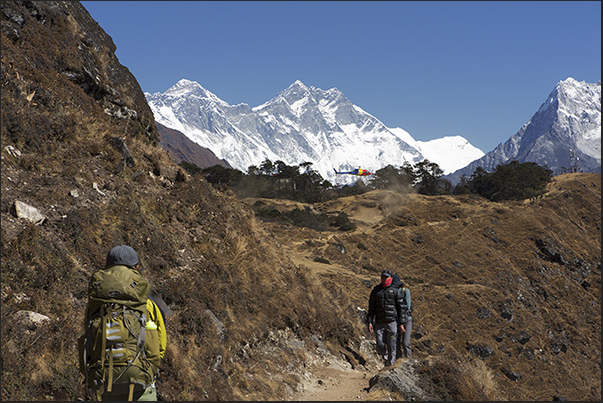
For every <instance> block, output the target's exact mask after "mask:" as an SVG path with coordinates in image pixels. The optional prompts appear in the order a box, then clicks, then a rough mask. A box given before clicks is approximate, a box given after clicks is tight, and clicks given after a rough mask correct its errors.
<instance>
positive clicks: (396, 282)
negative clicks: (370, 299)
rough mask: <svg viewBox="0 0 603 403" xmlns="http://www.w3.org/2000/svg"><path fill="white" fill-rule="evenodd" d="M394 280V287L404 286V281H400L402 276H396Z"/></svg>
mask: <svg viewBox="0 0 603 403" xmlns="http://www.w3.org/2000/svg"><path fill="white" fill-rule="evenodd" d="M392 277H393V279H392V285H393V286H394V287H400V286H401V285H402V281H401V280H400V276H398V275H397V274H394V275H393V276H392Z"/></svg>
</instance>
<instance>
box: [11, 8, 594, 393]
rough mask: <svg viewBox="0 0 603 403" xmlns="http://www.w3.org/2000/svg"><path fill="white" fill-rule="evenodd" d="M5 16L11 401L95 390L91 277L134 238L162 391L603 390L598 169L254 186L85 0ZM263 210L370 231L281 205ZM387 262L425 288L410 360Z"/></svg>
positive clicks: (419, 294) (417, 293) (418, 293)
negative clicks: (391, 308) (150, 301)
mask: <svg viewBox="0 0 603 403" xmlns="http://www.w3.org/2000/svg"><path fill="white" fill-rule="evenodd" d="M0 17H1V23H2V35H1V41H2V42H1V45H2V65H1V74H2V92H1V105H0V106H1V108H0V112H1V114H2V115H1V118H2V127H1V140H2V150H1V154H0V156H1V161H2V165H1V184H2V195H1V196H2V198H1V203H0V216H1V230H2V231H1V234H0V236H1V251H0V253H1V254H0V257H1V276H2V278H1V303H2V309H1V312H0V314H1V321H2V327H1V329H0V331H1V344H2V351H1V354H2V392H1V393H2V399H3V400H13V401H15V400H28V401H32V400H77V399H83V400H87V399H89V396H87V394H86V391H85V390H84V389H83V386H82V380H83V377H82V376H81V375H80V374H79V372H78V370H77V368H78V358H77V351H76V347H75V346H76V340H77V337H78V336H79V335H80V332H81V326H82V316H83V312H84V309H85V306H86V302H87V301H86V291H87V285H88V279H89V277H90V274H91V273H92V272H94V271H95V270H97V269H98V268H100V267H101V266H102V264H103V262H104V258H105V255H106V253H107V251H108V250H109V249H110V248H111V247H112V246H114V245H116V244H122V243H125V244H130V245H132V246H133V247H134V248H135V249H136V250H137V251H138V253H139V256H140V257H141V261H142V266H143V274H145V275H146V276H147V277H148V279H149V281H150V283H151V286H152V287H153V288H154V289H155V290H157V291H158V292H159V293H160V294H161V295H162V296H163V298H164V299H165V301H166V302H167V303H168V304H169V306H170V307H171V308H172V309H173V311H174V315H173V316H171V317H170V318H169V319H168V323H167V328H168V348H167V353H166V357H165V359H164V361H163V363H162V367H161V369H162V371H161V377H160V379H159V380H158V388H159V398H160V399H161V400H213V401H217V400H305V399H304V398H308V399H307V400H313V399H318V398H320V396H321V395H320V394H318V395H317V393H319V392H320V393H322V391H323V390H324V389H325V388H327V389H328V388H331V387H334V386H335V385H334V384H332V383H335V380H337V379H339V380H342V381H343V380H346V382H347V381H349V380H352V381H353V382H358V384H357V385H356V389H355V392H356V397H354V399H355V400H383V399H398V400H551V399H562V398H567V399H570V400H596V401H599V400H600V399H601V355H600V354H601V341H600V337H601V333H600V332H601V318H600V309H601V294H600V278H601V266H600V259H601V246H600V245H601V243H600V241H601V237H600V233H601V232H600V231H601V215H600V209H601V177H600V175H598V174H568V175H562V176H558V177H555V180H554V182H552V183H551V184H550V185H549V188H548V189H547V190H548V193H547V195H546V196H545V197H542V198H539V199H535V200H526V201H522V202H501V203H492V202H489V201H487V200H484V199H482V198H480V197H476V196H468V195H465V196H435V197H429V196H421V195H415V194H401V193H394V192H390V191H374V192H370V193H366V194H364V195H360V196H355V197H349V198H343V199H338V200H331V201H328V202H323V203H320V204H314V205H303V204H299V203H293V202H289V201H281V200H257V199H248V200H237V199H236V198H235V197H234V195H233V194H232V193H231V192H229V191H228V190H225V191H223V192H221V191H217V190H216V189H214V188H212V186H210V185H209V184H208V183H207V182H206V181H204V180H203V179H202V178H199V177H195V176H189V175H187V174H186V172H184V171H183V170H182V169H180V168H179V167H178V166H177V165H176V163H175V162H174V161H173V159H172V158H171V157H170V155H169V154H168V152H166V151H165V150H163V149H162V148H161V147H160V146H159V138H158V136H157V132H156V129H154V127H155V125H154V122H153V121H152V119H151V118H152V114H150V110H149V109H148V106H147V105H146V104H145V103H144V102H140V100H141V99H143V95H142V91H141V89H140V87H139V86H138V84H137V83H136V82H135V79H134V78H133V77H132V76H131V75H130V74H129V72H128V70H127V68H125V67H124V66H121V65H120V64H119V62H118V61H117V59H116V58H115V56H114V53H113V52H114V49H115V48H114V45H113V43H112V41H111V40H110V38H109V37H108V36H107V35H106V34H105V33H104V32H103V31H102V29H101V28H100V27H98V25H97V24H96V23H95V22H94V21H93V20H92V19H91V18H90V16H89V15H88V13H87V12H86V11H85V9H84V8H83V7H82V5H81V4H80V3H77V2H30V1H28V2H2V3H1V13H0ZM91 72H94V74H91ZM85 77H89V78H85ZM91 80H92V81H91ZM91 83H95V84H94V85H92V84H91ZM258 205H260V206H261V205H263V206H265V207H267V208H268V207H273V208H276V209H294V208H296V207H297V208H300V209H302V210H306V208H307V210H308V211H309V212H313V213H315V214H320V213H325V214H333V215H334V214H338V213H339V212H342V211H343V212H345V213H346V214H347V215H348V216H349V217H350V218H351V219H352V220H353V222H354V223H355V224H356V225H357V227H356V229H355V230H352V231H348V232H342V231H337V230H328V231H321V232H318V231H315V230H311V229H308V228H300V227H294V226H292V225H290V224H289V223H279V222H264V221H261V220H259V219H258V218H256V217H255V216H254V213H253V208H254V206H258ZM385 268H389V269H391V270H393V271H395V272H398V273H400V275H401V276H402V278H403V279H404V280H405V281H406V282H407V283H408V284H409V286H410V288H411V290H412V296H413V301H414V304H415V313H414V319H415V327H414V329H413V332H412V335H413V341H412V344H413V347H414V357H413V359H411V360H401V361H400V362H399V363H397V365H396V367H395V368H393V369H392V370H382V366H381V363H380V361H379V359H378V357H377V356H376V354H375V352H374V341H373V339H372V337H371V335H369V334H368V333H367V331H366V328H365V326H364V324H363V318H364V315H365V314H366V312H365V311H366V307H367V298H368V294H369V292H370V289H371V287H372V286H373V285H375V284H376V283H377V280H378V276H379V272H380V271H381V270H382V269H385ZM341 374H345V375H341ZM348 375H349V376H348ZM346 385H349V384H346ZM331 390H332V389H331ZM350 390H351V387H350ZM312 396H313V397H312ZM322 396H333V395H322ZM341 396H349V395H341ZM352 397H353V396H352Z"/></svg>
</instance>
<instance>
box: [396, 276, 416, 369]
mask: <svg viewBox="0 0 603 403" xmlns="http://www.w3.org/2000/svg"><path fill="white" fill-rule="evenodd" d="M392 278H393V280H392V286H394V287H397V288H399V289H400V290H401V291H402V314H401V315H400V321H399V322H398V326H399V331H398V342H397V343H396V347H397V352H398V354H397V357H398V358H400V357H403V355H402V354H404V356H405V357H406V358H410V357H411V356H412V350H411V348H410V332H411V331H412V316H411V314H412V302H411V300H410V290H409V289H408V288H407V287H405V286H404V283H403V282H402V280H400V276H399V275H397V274H394V275H393V276H392ZM402 351H404V352H402Z"/></svg>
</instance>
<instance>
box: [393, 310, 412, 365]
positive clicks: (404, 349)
mask: <svg viewBox="0 0 603 403" xmlns="http://www.w3.org/2000/svg"><path fill="white" fill-rule="evenodd" d="M403 325H404V333H402V332H400V330H399V329H398V343H397V344H398V346H397V347H398V358H400V357H406V358H410V357H411V356H412V350H411V349H410V332H411V331H412V318H409V319H408V322H406V323H403Z"/></svg>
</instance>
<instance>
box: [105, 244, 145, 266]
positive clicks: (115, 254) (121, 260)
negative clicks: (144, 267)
mask: <svg viewBox="0 0 603 403" xmlns="http://www.w3.org/2000/svg"><path fill="white" fill-rule="evenodd" d="M139 263H140V260H139V259H138V254H136V251H135V250H134V248H132V247H131V246H128V245H119V246H115V247H113V248H111V250H110V251H109V253H108V254H107V263H106V266H107V267H109V266H116V265H124V266H130V267H134V268H137V266H138V265H139Z"/></svg>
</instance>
